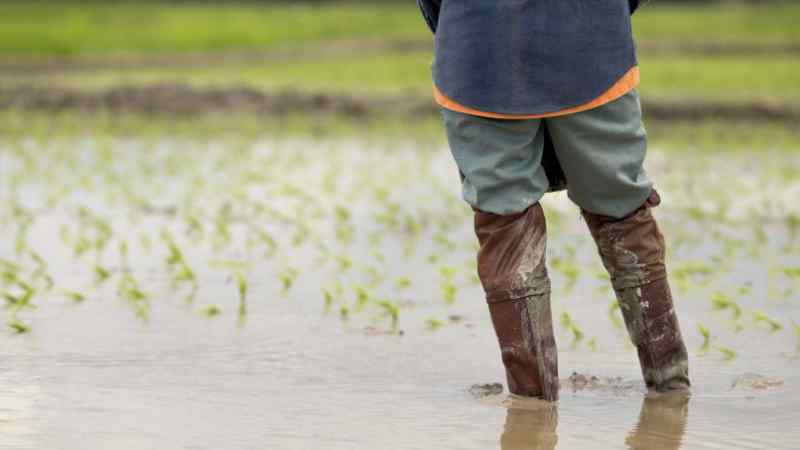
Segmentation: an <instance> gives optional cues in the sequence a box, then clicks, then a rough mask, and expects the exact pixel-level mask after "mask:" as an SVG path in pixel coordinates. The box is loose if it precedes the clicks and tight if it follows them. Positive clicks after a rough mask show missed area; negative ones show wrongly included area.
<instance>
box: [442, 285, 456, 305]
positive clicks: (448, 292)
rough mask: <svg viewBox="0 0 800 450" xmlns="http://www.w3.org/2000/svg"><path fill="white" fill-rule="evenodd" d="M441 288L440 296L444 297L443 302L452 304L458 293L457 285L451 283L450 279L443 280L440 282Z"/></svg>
mask: <svg viewBox="0 0 800 450" xmlns="http://www.w3.org/2000/svg"><path fill="white" fill-rule="evenodd" d="M441 288H442V296H443V297H444V302H445V303H446V304H448V305H452V304H453V303H455V301H456V297H457V295H458V287H457V286H456V285H455V284H453V282H452V281H444V282H443V283H442V284H441Z"/></svg>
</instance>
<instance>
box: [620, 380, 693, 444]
mask: <svg viewBox="0 0 800 450" xmlns="http://www.w3.org/2000/svg"><path fill="white" fill-rule="evenodd" d="M688 416H689V394H688V393H686V392H675V393H670V394H664V395H658V396H645V398H644V402H643V403H642V412H641V413H639V422H638V423H637V424H636V426H635V427H634V428H633V430H631V432H630V433H629V434H628V438H627V439H626V440H625V443H626V444H627V445H628V448H630V449H637V450H638V449H648V450H649V449H659V450H662V449H663V450H672V449H679V448H681V443H682V441H683V435H684V433H685V432H686V421H687V417H688Z"/></svg>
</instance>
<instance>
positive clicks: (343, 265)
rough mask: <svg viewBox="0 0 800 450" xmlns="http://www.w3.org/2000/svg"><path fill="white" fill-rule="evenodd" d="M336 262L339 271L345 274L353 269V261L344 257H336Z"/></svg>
mask: <svg viewBox="0 0 800 450" xmlns="http://www.w3.org/2000/svg"><path fill="white" fill-rule="evenodd" d="M336 262H338V263H339V271H340V272H346V271H348V270H350V268H351V267H353V260H352V259H350V257H348V256H345V255H339V256H337V257H336Z"/></svg>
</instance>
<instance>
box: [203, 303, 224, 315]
mask: <svg viewBox="0 0 800 450" xmlns="http://www.w3.org/2000/svg"><path fill="white" fill-rule="evenodd" d="M201 312H202V313H203V314H204V315H205V316H206V317H215V316H218V315H219V314H220V313H222V310H220V309H219V306H217V305H208V306H206V307H205V308H203V309H202V310H201Z"/></svg>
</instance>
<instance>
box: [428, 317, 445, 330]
mask: <svg viewBox="0 0 800 450" xmlns="http://www.w3.org/2000/svg"><path fill="white" fill-rule="evenodd" d="M425 325H427V327H428V329H429V330H438V329H439V328H441V327H442V326H443V325H444V322H442V321H441V320H439V319H435V318H433V317H428V318H427V319H425Z"/></svg>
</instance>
